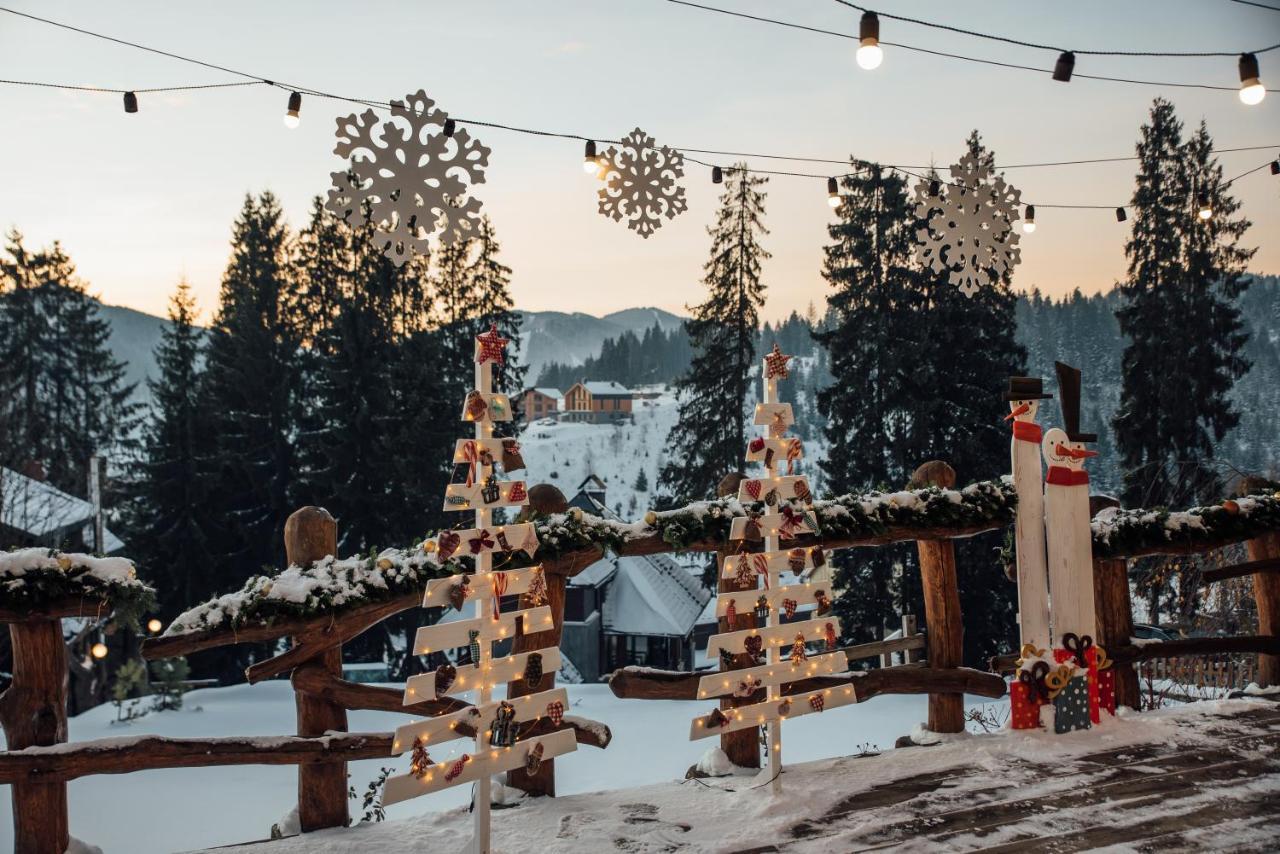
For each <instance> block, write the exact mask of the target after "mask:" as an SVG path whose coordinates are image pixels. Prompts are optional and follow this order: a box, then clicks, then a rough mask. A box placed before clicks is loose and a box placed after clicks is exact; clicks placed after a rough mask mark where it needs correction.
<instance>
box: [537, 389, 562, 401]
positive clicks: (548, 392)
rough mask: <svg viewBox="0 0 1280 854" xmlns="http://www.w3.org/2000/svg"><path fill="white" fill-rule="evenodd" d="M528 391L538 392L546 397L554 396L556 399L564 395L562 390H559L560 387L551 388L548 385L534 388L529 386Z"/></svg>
mask: <svg viewBox="0 0 1280 854" xmlns="http://www.w3.org/2000/svg"><path fill="white" fill-rule="evenodd" d="M529 391H536V392H537V393H538V394H542V395H546V396H547V397H554V398H555V399H556V400H560V399H562V398H563V397H564V392H562V391H560V389H558V388H551V387H549V386H548V387H542V386H539V387H536V388H531V389H529Z"/></svg>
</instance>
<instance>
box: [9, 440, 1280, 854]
mask: <svg viewBox="0 0 1280 854" xmlns="http://www.w3.org/2000/svg"><path fill="white" fill-rule="evenodd" d="M913 484H914V485H915V486H917V487H923V486H928V485H934V486H939V487H943V488H951V487H953V486H954V485H955V473H954V472H953V471H952V470H951V468H950V467H949V466H947V465H946V464H944V463H928V464H926V465H924V466H921V468H920V469H919V470H917V472H916V476H915V479H914V481H913ZM733 488H736V484H734V485H733V487H731V489H733ZM535 490H541V491H543V494H544V495H545V494H548V493H554V495H555V496H557V498H556V500H555V501H554V502H552V503H550V504H548V503H544V504H543V505H542V506H536V509H537V510H538V511H540V512H543V513H547V512H556V511H560V510H563V509H564V508H565V505H564V499H563V496H561V495H560V494H559V492H558V491H557V490H554V488H551V487H545V486H544V487H535V488H534V489H533V490H531V491H530V493H531V497H532V496H533V494H534V491H535ZM1005 524H1007V522H1006V521H998V522H986V523H977V524H972V525H968V526H961V527H938V526H936V525H934V526H923V527H910V526H889V527H887V528H885V529H882V530H877V531H876V532H875V533H869V534H865V535H858V536H849V537H834V536H824V535H818V536H814V537H804V538H802V543H803V544H804V545H821V546H823V547H824V548H827V549H841V548H858V547H876V546H882V545H886V544H889V543H897V542H906V541H915V543H916V547H917V550H918V552H919V557H920V571H921V576H922V582H923V589H924V594H925V596H924V602H925V614H924V617H925V624H926V626H927V633H926V634H925V635H924V636H923V637H922V636H921V635H920V634H919V633H918V632H916V631H915V630H914V627H913V626H910V625H908V626H906V627H904V633H903V634H904V637H902V638H900V639H896V640H891V641H882V642H878V643H873V644H863V645H859V646H855V647H849V648H846V649H845V650H844V652H845V654H846V656H847V657H848V658H849V660H850V661H851V662H853V661H860V660H863V659H866V658H872V657H877V656H881V657H883V656H887V655H889V654H891V653H893V652H896V651H905V652H907V653H908V656H907V663H904V664H900V665H894V666H889V667H881V668H879V669H877V670H873V671H870V672H868V673H865V674H856V675H849V676H845V677H823V678H818V679H810V680H803V682H802V683H797V685H795V686H793V688H788V689H787V690H788V691H791V690H793V689H794V690H807V689H812V688H823V687H831V686H832V685H840V686H847V685H849V684H852V685H853V687H854V689H855V692H856V696H857V700H858V701H859V702H864V701H866V700H868V699H870V698H872V697H874V696H877V695H878V694H884V693H910V694H928V695H929V721H928V725H929V728H930V729H932V730H934V731H937V732H959V731H961V730H962V729H963V727H964V716H963V695H964V694H965V693H969V694H977V695H980V696H987V697H1000V696H1002V695H1003V694H1004V693H1005V682H1004V680H1003V678H1002V677H1001V676H999V675H998V673H991V672H983V671H979V670H975V669H971V668H966V667H962V666H960V662H961V648H962V646H961V638H962V631H963V619H962V615H961V612H960V601H959V591H958V587H957V579H956V566H955V549H954V542H953V541H954V540H956V539H960V538H964V537H970V536H973V535H975V534H979V533H983V532H986V531H991V530H997V529H999V528H1001V527H1003V526H1004V525H1005ZM285 537H286V543H285V544H286V548H287V552H288V557H289V561H290V563H291V564H296V565H299V566H307V565H310V564H311V563H313V562H314V561H316V560H319V559H320V558H322V557H324V556H327V555H331V554H334V552H335V550H336V549H335V543H336V539H337V526H336V523H335V522H334V520H333V519H332V518H331V517H330V516H329V515H328V514H327V513H325V512H324V511H323V510H320V509H318V508H303V509H301V510H299V511H298V512H296V513H295V514H293V516H291V517H290V519H289V521H288V524H287V525H286V531H285ZM1241 540H1242V538H1241V537H1234V538H1224V539H1223V540H1222V541H1220V542H1213V543H1208V544H1206V543H1200V544H1198V545H1196V546H1194V547H1190V546H1189V547H1186V548H1182V547H1175V546H1172V545H1169V546H1164V547H1155V548H1152V549H1145V550H1138V551H1135V553H1134V554H1132V555H1128V556H1126V557H1136V556H1139V555H1140V554H1154V553H1160V552H1164V553H1185V552H1186V551H1205V550H1208V549H1209V548H1217V547H1221V546H1225V545H1229V544H1231V543H1234V542H1239V541H1241ZM726 547H727V544H726V542H725V541H724V540H723V539H722V538H715V537H709V538H707V539H704V540H699V541H695V542H692V543H687V544H682V545H681V547H680V548H676V547H674V546H672V545H671V544H670V543H668V542H666V541H665V540H664V539H663V537H662V536H661V534H660V533H658V532H655V533H653V534H652V535H646V536H642V537H636V538H632V539H627V540H625V541H623V542H622V543H621V544H619V545H618V546H617V547H616V549H615V551H616V552H617V553H618V554H619V555H644V554H656V553H661V552H673V551H693V552H720V553H723V551H724V550H725V549H726ZM1249 553H1250V558H1251V561H1252V562H1253V563H1252V564H1251V565H1250V566H1249V567H1248V568H1247V571H1248V572H1249V573H1250V574H1253V576H1254V584H1255V590H1256V595H1257V599H1258V612H1259V621H1260V628H1259V635H1256V636H1250V637H1240V638H1208V639H1193V640H1188V641H1171V642H1161V643H1150V644H1144V645H1134V644H1131V643H1130V638H1131V636H1132V634H1133V631H1132V628H1133V626H1132V615H1131V610H1130V604H1129V586H1128V581H1127V578H1126V572H1125V567H1126V560H1125V558H1124V557H1117V556H1111V557H1109V558H1108V559H1105V560H1098V561H1095V581H1096V591H1097V601H1098V615H1099V642H1100V643H1101V644H1102V645H1103V646H1105V647H1106V648H1107V650H1108V651H1109V653H1110V654H1111V656H1112V658H1113V659H1114V660H1115V661H1116V667H1117V699H1118V701H1119V702H1121V703H1123V704H1126V705H1130V706H1133V707H1134V708H1137V707H1138V680H1137V675H1136V672H1135V670H1134V665H1135V663H1137V662H1141V661H1148V660H1154V659H1161V658H1170V657H1177V656H1181V655H1189V654H1203V653H1215V654H1228V653H1230V654H1242V653H1261V655H1260V659H1259V665H1258V681H1260V682H1261V683H1263V684H1272V685H1274V684H1280V638H1278V637H1277V632H1278V630H1280V625H1278V622H1280V574H1277V572H1276V569H1277V567H1280V531H1273V532H1269V533H1264V534H1262V535H1261V536H1257V537H1255V538H1254V539H1252V540H1249ZM603 556H604V548H603V546H601V545H595V544H592V545H584V546H582V547H581V548H578V549H575V550H572V551H567V552H563V553H560V554H559V555H557V556H556V557H554V558H552V559H550V560H545V561H543V562H542V566H543V568H544V572H545V575H546V578H547V587H548V599H549V605H550V606H551V609H552V614H553V617H554V628H553V629H552V630H551V631H550V632H549V633H546V634H550V635H551V637H550V638H547V637H545V635H544V636H543V637H537V636H531V637H530V638H528V639H519V638H518V639H517V643H518V644H524V645H528V644H533V645H534V646H538V645H542V646H545V645H549V644H550V643H556V644H558V643H559V639H560V632H561V628H562V625H563V616H564V599H565V587H566V584H567V580H568V579H569V578H570V577H572V576H573V575H576V574H577V573H579V572H581V571H582V570H584V569H586V568H587V567H588V566H590V565H591V564H593V563H595V562H596V561H597V560H599V559H601V558H602V557H603ZM1237 569H1238V568H1237ZM1238 571H1241V572H1244V571H1246V570H1242V569H1238ZM1219 572H1221V571H1219ZM1210 580H1212V579H1210ZM724 583H726V582H722V584H724ZM727 583H732V579H730V580H728V581H727ZM421 596H422V592H421V591H420V590H414V591H409V592H406V593H404V594H403V595H400V596H397V597H395V598H392V599H388V600H385V601H378V602H370V603H366V604H360V605H356V606H354V607H350V608H348V609H346V610H343V611H341V612H338V613H333V614H326V615H323V616H320V617H314V618H309V619H279V620H276V621H275V622H273V623H272V624H271V625H262V624H257V625H249V626H241V627H238V628H230V627H222V628H215V629H209V630H204V631H198V632H192V633H188V634H181V635H174V636H165V637H159V638H151V639H148V640H147V641H146V642H145V644H144V646H143V654H144V656H145V657H146V658H148V659H158V658H166V657H172V656H179V655H187V654H190V653H194V652H198V651H200V650H205V649H211V648H215V647H219V646H225V645H230V644H237V643H256V642H262V641H276V640H279V639H282V638H291V639H292V645H291V646H290V648H289V649H287V650H286V651H285V652H283V653H281V654H279V655H276V656H275V657H273V658H270V659H267V660H265V661H262V662H258V663H255V664H254V665H252V666H251V667H249V668H248V670H247V671H246V675H247V678H248V679H249V681H250V682H251V683H253V682H259V681H262V680H264V679H269V678H272V677H276V676H280V675H283V674H286V673H288V674H290V681H291V684H292V687H293V689H294V692H295V697H296V706H297V735H296V736H295V737H288V738H276V739H271V740H270V746H269V748H268V747H264V744H263V743H262V742H261V741H259V740H257V739H240V738H211V739H168V738H157V737H146V736H144V737H139V738H137V739H133V740H129V741H125V742H122V741H121V740H119V739H109V740H105V741H102V742H93V741H90V742H81V743H78V744H76V745H74V746H73V747H63V746H60V745H62V744H63V742H65V741H66V738H67V720H66V690H67V675H66V674H67V667H66V658H65V656H66V653H65V645H64V643H63V638H62V630H61V625H60V621H61V618H62V617H64V616H78V615H81V614H85V613H94V612H100V613H102V612H105V611H104V609H107V610H109V607H110V603H104V602H100V601H80V600H77V601H74V602H64V603H55V605H54V606H52V607H49V608H46V609H44V610H42V611H41V612H39V613H31V612H24V613H15V612H12V611H3V610H0V621H3V622H8V623H9V631H10V635H11V638H12V641H13V655H14V671H13V682H12V684H11V685H10V687H9V688H8V690H7V691H6V692H5V693H4V695H3V697H0V723H2V724H3V727H4V730H5V733H6V737H7V738H8V746H9V750H8V751H5V752H0V783H8V784H10V785H11V786H12V792H13V805H14V809H13V816H14V825H15V845H16V850H17V851H18V852H22V854H62V852H64V851H65V850H66V847H67V844H68V821H67V781H68V780H71V779H75V778H77V777H82V776H86V775H92V774H122V773H129V772H132V771H139V770H144V769H152V768H175V767H202V766H213V765H241V764H260V765H297V766H298V808H299V816H300V819H301V824H302V828H303V830H304V831H309V830H315V829H318V828H323V827H340V826H343V825H345V824H347V822H348V819H349V815H348V808H347V777H346V763H347V762H348V761H352V760H357V759H368V758H384V757H387V756H389V755H390V753H391V743H392V734H391V733H389V732H382V733H348V732H347V731H346V730H347V712H348V711H349V710H358V709H360V710H381V711H387V712H392V713H396V714H402V715H403V714H410V715H419V716H429V715H436V714H442V713H448V712H452V711H456V710H458V709H461V708H465V707H466V706H468V705H469V704H468V703H465V702H463V701H460V700H454V699H442V700H436V701H430V702H423V703H417V704H414V705H410V706H405V705H403V695H402V692H401V691H400V690H398V689H393V688H383V687H378V686H374V685H365V684H359V683H353V682H349V681H346V680H344V679H343V678H342V676H341V658H342V653H341V648H342V645H343V644H344V643H346V642H347V641H349V640H351V639H353V638H355V637H356V636H358V635H359V634H361V633H362V632H364V631H366V630H367V629H369V628H370V627H372V626H374V625H376V624H377V623H379V622H380V621H382V620H384V619H386V618H387V617H389V616H391V615H393V614H396V613H399V612H401V611H404V610H407V609H410V608H414V607H417V606H418V605H419V604H420V601H421ZM740 618H741V616H740ZM721 628H722V630H723V629H724V627H723V626H722V627H721ZM922 650H923V652H924V660H923V661H921V660H912V659H914V658H917V657H918V654H919V653H920V652H921V651H922ZM1004 663H1005V662H997V668H996V669H997V670H999V666H1001V665H1003V664H1004ZM697 679H698V677H697V675H695V674H693V673H656V674H655V673H642V672H637V671H633V670H627V669H623V670H621V671H618V672H617V673H615V674H614V676H613V679H612V681H611V683H610V684H611V687H612V689H613V692H614V693H615V694H617V695H618V696H620V697H635V698H682V699H695V698H696V696H697ZM748 701H749V700H748ZM726 702H727V701H726ZM542 725H543V726H544V727H545V728H546V731H548V732H549V731H551V730H552V729H553V728H554V727H552V726H551V724H550V722H549V721H546V722H544V723H543V724H542ZM560 728H571V729H573V730H574V731H575V733H576V736H577V740H578V742H579V743H580V744H587V745H592V746H595V747H600V748H604V747H607V746H608V743H609V740H610V738H611V734H610V733H609V730H608V728H607V727H604V726H602V725H600V724H597V723H594V722H590V721H584V720H581V719H575V718H571V717H565V718H564V720H563V722H562V725H561V727H560ZM538 734H541V733H538ZM735 736H736V737H738V738H737V739H736V740H735ZM741 736H742V734H741V733H732V734H729V735H726V736H722V738H723V739H727V741H726V742H725V744H726V749H727V751H728V752H729V753H730V756H731V758H733V759H734V760H735V761H737V762H739V764H744V765H745V764H751V763H752V762H754V761H757V754H756V747H755V741H754V734H753V733H751V732H750V731H749V730H748V731H746V738H742V737H741ZM748 739H749V740H750V742H751V744H750V756H748V751H747V747H746V741H747V740H748ZM543 767H544V769H546V770H544V771H543V772H540V774H539V776H538V777H535V778H528V777H524V776H523V773H522V772H521V773H520V775H517V776H516V777H515V779H513V780H512V782H513V783H514V784H515V785H518V786H520V787H522V788H525V789H526V790H528V791H530V792H532V793H534V794H554V776H553V770H552V769H553V767H554V766H553V765H552V763H550V762H547V763H543Z"/></svg>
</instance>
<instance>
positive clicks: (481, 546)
mask: <svg viewBox="0 0 1280 854" xmlns="http://www.w3.org/2000/svg"><path fill="white" fill-rule="evenodd" d="M467 545H468V547H470V549H471V553H472V554H473V555H478V554H480V552H482V551H484V550H485V549H492V548H493V545H494V543H493V537H491V536H489V531H488V529H486V528H481V529H480V530H479V531H477V532H476V535H475V536H474V537H472V538H471V539H469V540H467Z"/></svg>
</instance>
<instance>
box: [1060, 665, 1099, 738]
mask: <svg viewBox="0 0 1280 854" xmlns="http://www.w3.org/2000/svg"><path fill="white" fill-rule="evenodd" d="M1053 708H1054V717H1053V731H1054V732H1055V733H1058V734H1062V733H1067V732H1073V731H1075V730H1078V729H1090V728H1091V727H1092V726H1093V725H1092V723H1091V722H1090V719H1089V679H1088V678H1087V677H1086V676H1083V675H1081V676H1075V677H1072V679H1071V680H1070V681H1069V682H1067V684H1066V685H1065V686H1063V688H1062V690H1061V691H1059V692H1058V696H1056V697H1054V698H1053Z"/></svg>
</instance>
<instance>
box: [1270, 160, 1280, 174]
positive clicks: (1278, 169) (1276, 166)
mask: <svg viewBox="0 0 1280 854" xmlns="http://www.w3.org/2000/svg"><path fill="white" fill-rule="evenodd" d="M1271 174H1272V175H1280V160H1272V161H1271Z"/></svg>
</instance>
